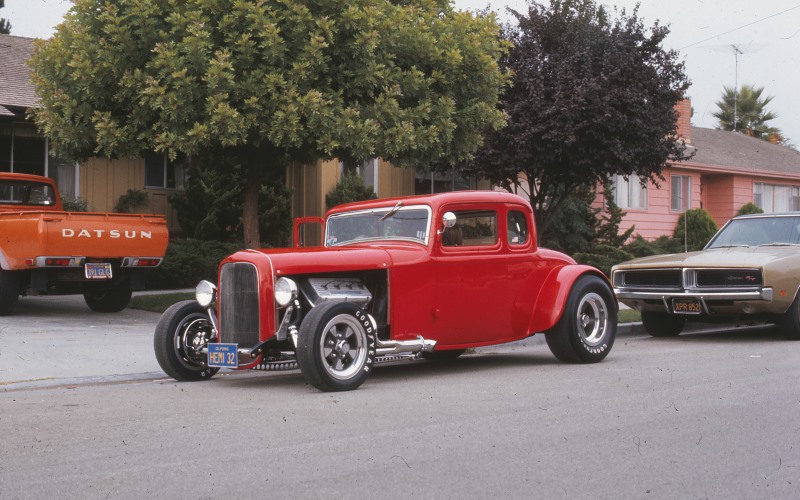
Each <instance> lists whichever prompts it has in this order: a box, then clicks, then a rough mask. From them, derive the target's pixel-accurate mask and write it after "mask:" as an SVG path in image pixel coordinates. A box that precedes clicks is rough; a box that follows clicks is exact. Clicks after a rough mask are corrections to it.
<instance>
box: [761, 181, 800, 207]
mask: <svg viewBox="0 0 800 500" xmlns="http://www.w3.org/2000/svg"><path fill="white" fill-rule="evenodd" d="M753 203H755V204H756V206H758V207H759V208H760V209H761V210H763V211H764V212H766V213H774V212H796V211H798V210H800V187H798V186H784V185H779V184H766V183H764V182H756V183H754V184H753Z"/></svg>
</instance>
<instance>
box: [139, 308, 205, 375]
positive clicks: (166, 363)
mask: <svg viewBox="0 0 800 500" xmlns="http://www.w3.org/2000/svg"><path fill="white" fill-rule="evenodd" d="M213 333H214V330H213V327H212V325H211V320H210V319H209V317H208V313H207V312H206V310H205V309H203V307H202V306H201V305H200V304H198V303H197V302H195V301H194V300H184V301H182V302H178V303H177V304H173V305H172V306H170V307H169V309H167V310H166V311H164V314H163V315H161V319H159V320H158V324H157V325H156V331H155V335H154V336H153V348H154V350H155V352H156V360H158V364H159V366H161V369H162V370H164V373H166V374H167V375H169V376H170V377H172V378H174V379H175V380H180V381H183V382H193V381H197V380H208V379H210V378H211V377H213V376H214V374H215V373H217V372H218V371H219V368H209V367H208V365H207V359H208V358H207V356H206V355H205V354H203V353H201V352H198V351H199V349H201V348H203V347H206V346H207V345H208V342H209V340H211V337H212V335H213Z"/></svg>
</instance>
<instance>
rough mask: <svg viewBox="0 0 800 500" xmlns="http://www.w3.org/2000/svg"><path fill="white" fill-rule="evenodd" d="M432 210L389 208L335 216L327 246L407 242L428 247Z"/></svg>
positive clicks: (327, 228) (329, 225) (328, 230)
mask: <svg viewBox="0 0 800 500" xmlns="http://www.w3.org/2000/svg"><path fill="white" fill-rule="evenodd" d="M430 216H431V210H430V208H428V207H424V206H411V207H399V208H398V207H397V206H395V207H386V208H375V209H371V210H360V211H358V212H347V213H342V214H336V215H332V216H330V217H329V218H328V223H327V225H326V226H325V246H328V247H331V246H338V245H347V244H350V243H358V242H362V241H375V240H405V241H416V242H419V243H422V244H423V245H427V244H428V228H430Z"/></svg>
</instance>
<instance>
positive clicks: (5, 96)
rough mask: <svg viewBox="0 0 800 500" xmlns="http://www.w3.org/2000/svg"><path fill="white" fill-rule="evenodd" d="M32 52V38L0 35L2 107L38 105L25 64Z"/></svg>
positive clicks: (28, 70)
mask: <svg viewBox="0 0 800 500" xmlns="http://www.w3.org/2000/svg"><path fill="white" fill-rule="evenodd" d="M32 54H33V38H24V37H21V36H13V35H0V106H2V107H3V109H4V108H6V107H21V108H32V107H36V106H38V105H39V99H38V98H37V97H36V91H35V90H34V87H33V84H32V83H31V82H30V68H28V65H27V62H28V59H30V58H31V55H32Z"/></svg>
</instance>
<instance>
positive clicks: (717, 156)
mask: <svg viewBox="0 0 800 500" xmlns="http://www.w3.org/2000/svg"><path fill="white" fill-rule="evenodd" d="M678 111H679V113H680V115H681V117H680V119H679V124H678V134H679V135H680V136H681V137H682V138H684V139H685V140H686V143H687V145H688V146H689V148H691V150H692V151H694V152H695V155H694V157H693V158H692V159H691V160H689V161H686V162H680V163H673V164H671V165H670V166H669V167H667V168H666V169H664V171H663V176H664V181H661V182H659V185H658V186H656V185H654V184H653V183H652V182H648V183H647V186H646V187H642V186H641V185H640V183H639V180H638V179H635V178H633V179H628V180H625V179H624V178H622V177H621V176H620V177H617V178H615V179H613V182H614V185H615V192H614V197H615V200H616V202H617V204H618V205H619V206H620V207H622V208H623V209H624V211H625V212H626V215H625V217H624V219H623V222H622V224H620V229H621V230H627V229H628V228H630V227H631V226H633V225H635V226H636V229H635V230H634V234H640V235H642V236H643V237H644V238H646V239H655V238H657V237H659V236H661V235H670V236H671V235H672V232H673V230H674V229H675V225H676V224H677V222H678V218H679V217H680V215H681V214H682V213H683V211H684V210H686V209H689V208H705V209H706V210H708V212H709V213H710V214H711V216H712V217H714V220H715V221H716V222H717V225H719V226H722V224H725V223H726V222H727V221H728V220H729V219H730V218H731V217H733V216H734V215H736V212H737V211H738V210H739V208H741V207H742V205H744V204H746V203H750V202H752V203H755V204H756V205H758V206H759V207H761V208H762V209H763V210H764V211H765V212H786V211H794V210H800V152H798V151H795V150H792V149H789V148H786V147H783V146H778V145H775V144H771V143H769V142H766V141H762V140H760V139H755V138H753V137H749V136H746V135H744V134H740V133H736V132H727V131H724V130H716V129H708V128H700V127H694V126H692V125H691V123H690V117H691V102H690V101H689V100H688V99H687V100H685V101H683V102H681V103H680V104H679V105H678ZM599 191H601V192H600V193H598V198H597V200H596V203H597V206H602V205H603V194H602V188H600V190H599Z"/></svg>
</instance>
